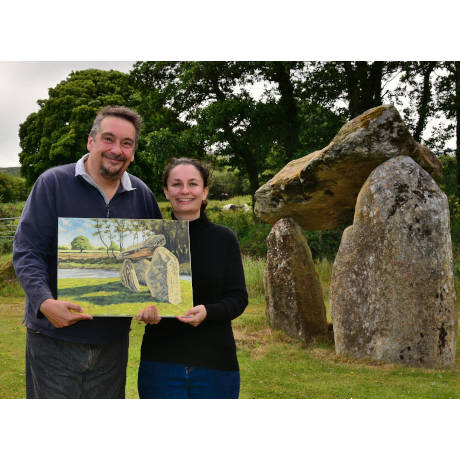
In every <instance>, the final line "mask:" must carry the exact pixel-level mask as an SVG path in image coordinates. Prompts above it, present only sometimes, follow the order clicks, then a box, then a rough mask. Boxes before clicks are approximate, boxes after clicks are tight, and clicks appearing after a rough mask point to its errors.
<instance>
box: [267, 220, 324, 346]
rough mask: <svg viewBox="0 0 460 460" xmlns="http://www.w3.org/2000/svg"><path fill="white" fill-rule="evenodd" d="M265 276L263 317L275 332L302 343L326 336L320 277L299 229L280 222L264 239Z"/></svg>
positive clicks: (297, 226) (289, 222)
mask: <svg viewBox="0 0 460 460" xmlns="http://www.w3.org/2000/svg"><path fill="white" fill-rule="evenodd" d="M267 247H268V249H267V264H266V266H265V273H264V285H265V298H266V304H267V307H266V315H267V319H268V322H269V323H270V325H271V326H272V327H273V328H275V329H282V330H283V331H285V332H286V333H287V334H288V335H290V336H291V337H295V338H297V339H301V340H303V341H304V342H306V341H308V340H310V339H311V338H312V337H313V336H316V335H323V334H325V333H326V332H327V322H326V309H325V307H324V302H323V294H322V290H321V284H320V281H319V276H318V274H317V273H316V271H315V267H314V264H313V259H312V256H311V252H310V248H309V247H308V244H307V240H306V238H305V235H304V234H303V232H302V229H301V228H300V227H299V225H297V224H296V223H295V222H294V220H293V219H290V218H287V219H281V220H279V221H278V222H277V223H276V224H275V225H274V226H273V228H272V230H271V231H270V234H269V235H268V237H267Z"/></svg>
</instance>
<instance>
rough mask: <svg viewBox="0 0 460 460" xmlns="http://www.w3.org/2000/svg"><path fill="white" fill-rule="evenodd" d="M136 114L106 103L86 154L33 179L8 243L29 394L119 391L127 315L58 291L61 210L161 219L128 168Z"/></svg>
mask: <svg viewBox="0 0 460 460" xmlns="http://www.w3.org/2000/svg"><path fill="white" fill-rule="evenodd" d="M140 127H141V118H140V116H139V115H138V114H137V113H136V112H134V111H133V110H130V109H128V108H127V107H105V108H103V109H102V110H101V111H100V112H99V113H98V114H97V116H96V118H95V120H94V123H93V126H92V128H91V132H90V135H89V137H88V144H87V147H88V151H89V153H88V154H86V155H85V156H83V157H82V158H81V159H80V160H79V161H78V162H77V163H73V164H68V165H64V166H57V167H55V168H51V169H49V170H48V171H46V172H44V173H43V174H42V175H41V176H40V177H39V178H38V179H37V181H36V183H35V185H34V187H33V189H32V191H31V193H30V195H29V198H28V199H27V202H26V205H25V207H24V210H23V213H22V216H21V220H20V222H19V225H18V228H17V231H16V236H15V240H14V246H13V263H14V268H15V270H16V273H17V276H18V278H19V281H20V282H21V285H22V287H23V289H24V291H25V293H26V307H25V316H24V324H25V326H26V327H27V337H26V395H27V398H124V396H125V383H126V364H127V359H128V334H129V328H130V324H131V318H92V317H91V316H90V315H88V314H86V313H84V312H83V309H82V308H81V307H80V306H79V305H76V304H74V303H70V302H66V301H62V300H56V297H57V279H56V278H57V219H58V217H92V218H94V217H108V218H111V217H113V218H126V219H128V218H133V219H160V218H161V213H160V209H159V207H158V204H157V202H156V200H155V197H154V196H153V193H152V192H151V190H150V189H149V188H148V187H147V186H146V185H145V184H144V182H142V181H141V180H140V179H138V178H137V177H135V176H132V175H130V174H128V173H127V172H126V169H127V168H128V166H129V164H130V163H131V162H132V161H133V160H134V152H135V148H136V146H137V142H138V138H139V130H140Z"/></svg>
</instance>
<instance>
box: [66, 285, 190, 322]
mask: <svg viewBox="0 0 460 460" xmlns="http://www.w3.org/2000/svg"><path fill="white" fill-rule="evenodd" d="M180 286H181V303H180V304H179V305H172V304H169V303H167V302H160V301H158V300H156V299H154V298H152V296H151V294H150V291H149V289H148V288H147V286H140V288H141V290H140V292H132V291H130V290H129V289H127V288H125V287H124V286H123V285H122V284H121V282H120V280H119V279H118V278H77V279H70V278H66V279H60V280H58V297H59V298H60V299H63V300H68V301H71V302H75V303H78V304H79V305H80V306H81V307H83V309H84V311H85V313H89V314H90V315H94V316H108V315H110V316H136V315H137V314H138V313H139V311H140V310H142V309H143V308H145V307H147V306H148V305H152V304H155V305H156V306H157V308H158V311H159V312H160V314H161V315H163V316H177V315H181V314H184V313H185V312H186V311H187V310H189V309H190V308H192V307H193V298H192V283H191V282H190V281H187V280H180Z"/></svg>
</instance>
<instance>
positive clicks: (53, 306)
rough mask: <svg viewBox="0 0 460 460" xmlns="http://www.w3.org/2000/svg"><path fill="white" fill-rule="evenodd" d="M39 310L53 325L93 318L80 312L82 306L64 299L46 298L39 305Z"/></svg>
mask: <svg viewBox="0 0 460 460" xmlns="http://www.w3.org/2000/svg"><path fill="white" fill-rule="evenodd" d="M40 311H41V312H42V313H43V314H44V315H45V316H46V317H47V318H48V321H49V322H50V323H51V324H52V325H53V326H54V327H66V326H71V325H72V324H75V323H76V322H78V321H81V320H83V319H93V317H92V316H91V315H88V314H86V313H81V312H83V308H81V307H80V305H77V304H76V303H71V302H66V301H65V300H55V299H46V300H45V301H44V302H43V303H42V304H41V305H40ZM75 312H80V313H75Z"/></svg>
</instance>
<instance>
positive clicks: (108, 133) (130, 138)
mask: <svg viewBox="0 0 460 460" xmlns="http://www.w3.org/2000/svg"><path fill="white" fill-rule="evenodd" d="M101 136H112V137H117V136H115V134H113V133H111V132H110V131H103V132H102V133H101ZM127 139H129V140H130V141H133V142H134V139H133V138H132V137H129V136H127V137H123V138H122V140H123V141H125V140H127Z"/></svg>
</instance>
